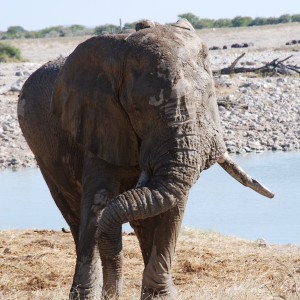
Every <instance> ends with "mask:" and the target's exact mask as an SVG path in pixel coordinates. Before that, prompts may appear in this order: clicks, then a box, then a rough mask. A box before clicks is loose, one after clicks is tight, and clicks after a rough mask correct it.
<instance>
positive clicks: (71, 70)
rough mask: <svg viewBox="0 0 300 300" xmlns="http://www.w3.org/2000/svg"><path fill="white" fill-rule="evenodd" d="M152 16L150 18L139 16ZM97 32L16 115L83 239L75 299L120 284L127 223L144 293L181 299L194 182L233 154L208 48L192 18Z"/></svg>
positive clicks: (229, 166)
mask: <svg viewBox="0 0 300 300" xmlns="http://www.w3.org/2000/svg"><path fill="white" fill-rule="evenodd" d="M143 24H144V23H143ZM143 24H138V25H137V29H138V30H137V31H136V32H134V33H131V34H119V35H105V36H96V37H91V38H89V39H88V40H86V41H84V42H83V43H81V44H80V45H78V46H77V47H76V49H75V50H74V51H73V52H72V53H71V54H70V55H69V56H68V57H67V58H58V59H57V60H54V61H50V62H48V63H46V64H45V65H43V66H42V67H40V68H39V69H38V70H37V71H35V72H34V73H33V74H32V75H31V76H30V77H29V78H28V79H27V81H26V82H25V84H24V86H23V88H22V90H21V92H20V95H19V102H18V119H19V124H20V127H21V129H22V132H23V134H24V137H25V139H26V141H27V143H28V145H29V147H30V149H31V150H32V152H33V153H34V155H35V157H36V160H37V163H38V165H39V168H40V171H41V173H42V175H43V177H44V179H45V181H46V183H47V185H48V188H49V190H50V192H51V195H52V197H53V199H54V201H55V203H56V205H57V207H58V208H59V210H60V211H61V213H62V215H63V217H64V218H65V220H66V222H67V223H68V225H69V226H70V230H71V233H72V236H73V239H74V242H75V246H76V266H75V272H74V277H73V283H72V287H71V289H70V299H99V298H101V299H110V298H114V299H116V298H118V297H120V295H121V293H122V280H123V275H122V260H123V257H122V224H124V223H127V222H129V223H130V225H131V226H132V228H133V230H134V232H135V234H136V236H137V239H138V241H139V245H140V248H141V252H142V257H143V263H144V271H143V274H142V283H141V299H144V300H145V299H155V298H159V297H164V299H175V297H176V296H175V295H176V291H175V290H176V289H175V286H174V284H173V281H172V275H171V268H172V260H173V256H174V252H175V247H176V241H177V237H178V234H179V230H180V226H181V222H182V218H183V214H184V210H185V205H186V202H187V199H188V195H189V190H190V188H191V187H192V185H193V184H194V183H195V182H196V180H197V179H198V178H199V176H200V173H201V172H202V171H203V170H206V169H208V168H209V167H210V166H211V165H213V164H214V163H216V162H218V163H219V164H220V165H221V167H223V168H224V169H225V170H226V171H227V172H228V173H229V174H230V175H232V176H233V177H234V178H236V179H237V180H238V181H240V182H241V183H242V184H244V185H245V186H248V187H250V188H252V189H254V190H255V191H257V192H259V193H261V194H263V195H264V196H267V197H270V198H272V197H273V196H274V194H273V193H272V192H271V191H269V190H268V189H267V188H265V187H264V186H263V185H262V184H260V183H259V182H257V181H256V180H254V179H252V178H251V177H250V176H249V175H247V174H246V173H245V172H244V171H243V170H242V169H241V168H240V167H239V166H238V165H236V164H235V163H234V162H233V160H232V159H231V158H230V157H229V155H228V154H227V152H226V147H225V143H224V139H223V133H222V127H221V124H220V119H219V112H218V105H217V101H216V96H215V88H214V82H213V77H212V72H211V68H210V63H209V56H208V49H207V46H206V44H205V43H204V42H203V41H202V40H201V38H200V37H199V35H198V34H197V32H196V31H195V30H194V29H193V27H192V26H191V24H189V23H188V22H187V21H185V20H180V21H179V22H177V23H175V24H171V25H160V24H158V23H155V22H148V23H146V26H144V25H143Z"/></svg>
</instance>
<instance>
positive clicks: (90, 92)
mask: <svg viewBox="0 0 300 300" xmlns="http://www.w3.org/2000/svg"><path fill="white" fill-rule="evenodd" d="M117 43H118V41H116V40H115V41H113V40H112V39H110V40H109V39H103V38H102V39H100V38H98V39H97V38H94V39H91V40H90V41H87V42H85V43H84V45H83V44H82V45H81V46H79V47H78V48H77V49H75V51H74V52H73V53H72V54H71V55H70V57H69V58H68V59H67V60H66V63H65V65H64V67H63V68H62V70H61V72H60V74H59V75H58V78H57V79H56V82H55V85H54V90H53V95H52V104H51V105H52V111H53V113H54V114H56V115H57V116H58V117H59V119H60V122H61V126H62V128H63V130H65V131H66V132H67V133H68V134H69V135H70V136H71V138H72V139H74V140H75V141H76V143H78V144H80V145H82V146H83V147H84V148H85V149H87V150H88V151H90V152H92V153H94V154H95V155H97V156H98V157H99V158H101V159H103V160H105V161H106V162H108V163H111V164H115V165H119V166H136V165H138V158H139V157H138V139H137V136H136V134H135V132H134V130H133V128H132V125H131V123H130V121H129V118H128V115H127V113H126V112H125V111H124V109H123V108H122V106H121V105H120V103H119V100H118V96H117V95H118V88H119V85H120V82H119V81H120V80H121V78H120V70H119V69H118V68H120V67H119V66H120V65H122V63H121V62H120V61H118V58H117V57H115V56H113V50H112V49H114V48H113V46H115V47H116V46H117V45H116V44H117ZM111 44H112V45H111Z"/></svg>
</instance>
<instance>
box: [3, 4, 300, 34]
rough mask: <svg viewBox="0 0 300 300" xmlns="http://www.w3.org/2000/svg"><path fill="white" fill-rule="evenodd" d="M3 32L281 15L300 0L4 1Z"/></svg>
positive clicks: (297, 7) (298, 8)
mask: <svg viewBox="0 0 300 300" xmlns="http://www.w3.org/2000/svg"><path fill="white" fill-rule="evenodd" d="M0 1H1V5H0V12H1V13H0V31H6V30H7V28H8V27H9V26H22V27H23V28H25V29H26V30H39V29H43V28H46V27H50V26H57V25H64V26H68V25H73V24H80V25H84V26H86V27H95V26H98V25H104V24H115V25H119V20H120V19H121V20H122V23H123V24H124V23H127V22H129V23H131V22H135V21H138V20H141V19H149V20H153V21H157V22H159V23H161V24H165V23H171V22H175V21H176V20H177V19H178V15H179V14H183V13H187V12H191V13H193V14H194V15H196V16H198V17H200V18H211V19H219V18H234V17H236V16H249V17H252V18H254V17H279V16H280V15H282V14H300V0H250V1H249V0H248V1H243V0H205V1H204V0H198V1H197V0H151V1H141V0H127V1H120V0H110V1H108V0H106V1H100V0H98V1H96V0H83V1H82V0H81V1H79V0H0Z"/></svg>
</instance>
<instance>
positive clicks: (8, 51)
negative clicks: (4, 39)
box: [0, 43, 22, 62]
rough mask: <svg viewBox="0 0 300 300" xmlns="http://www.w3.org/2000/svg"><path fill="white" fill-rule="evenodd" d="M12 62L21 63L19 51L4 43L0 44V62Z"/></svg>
mask: <svg viewBox="0 0 300 300" xmlns="http://www.w3.org/2000/svg"><path fill="white" fill-rule="evenodd" d="M13 61H22V57H21V50H20V49H18V48H16V47H14V46H12V45H9V44H6V43H0V62H13Z"/></svg>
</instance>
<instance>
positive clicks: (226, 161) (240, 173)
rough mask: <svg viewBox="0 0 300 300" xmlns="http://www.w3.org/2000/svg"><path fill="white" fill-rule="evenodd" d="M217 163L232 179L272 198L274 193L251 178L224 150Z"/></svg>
mask: <svg viewBox="0 0 300 300" xmlns="http://www.w3.org/2000/svg"><path fill="white" fill-rule="evenodd" d="M218 163H219V165H220V166H221V167H222V168H223V169H224V170H225V171H226V172H227V173H228V174H229V175H231V176H232V177H233V178H234V179H236V180H237V181H239V182H240V183H241V184H243V185H244V186H246V187H249V188H251V189H253V190H254V191H256V192H257V193H259V194H261V195H263V196H266V197H268V198H273V197H274V193H272V192H271V191H270V190H269V189H267V188H266V187H265V186H263V185H262V184H261V183H260V182H258V181H257V180H255V179H253V178H251V176H249V175H248V174H247V173H246V172H245V171H244V170H242V169H241V168H240V167H239V166H238V165H237V164H236V163H235V162H234V161H233V160H232V159H231V157H230V156H229V154H228V153H227V152H225V153H224V154H223V155H222V156H221V157H220V158H219V159H218Z"/></svg>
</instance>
